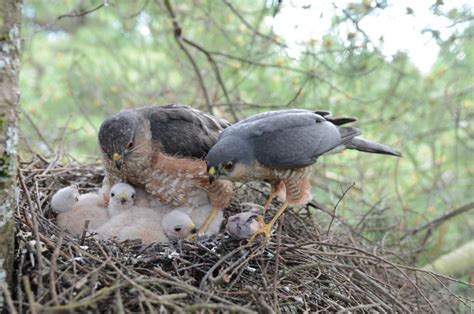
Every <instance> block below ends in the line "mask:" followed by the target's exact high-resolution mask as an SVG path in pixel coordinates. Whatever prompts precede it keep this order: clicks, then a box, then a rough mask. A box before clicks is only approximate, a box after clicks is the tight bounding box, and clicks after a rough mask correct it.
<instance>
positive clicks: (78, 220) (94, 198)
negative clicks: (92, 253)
mask: <svg viewBox="0 0 474 314" xmlns="http://www.w3.org/2000/svg"><path fill="white" fill-rule="evenodd" d="M51 207H52V208H53V210H54V211H55V212H57V213H58V216H57V224H58V226H60V227H62V228H64V229H66V230H68V231H69V233H71V234H73V235H75V236H79V235H81V234H82V231H83V230H84V225H85V222H86V220H89V230H94V229H96V228H98V227H99V226H100V225H102V224H103V223H105V222H106V221H107V220H108V218H109V215H108V213H107V209H106V208H104V207H103V198H102V197H101V196H100V195H98V194H96V193H86V194H83V195H79V192H78V190H77V188H76V187H73V186H72V187H67V188H64V189H61V190H59V191H58V192H56V193H55V194H54V195H53V198H52V200H51Z"/></svg>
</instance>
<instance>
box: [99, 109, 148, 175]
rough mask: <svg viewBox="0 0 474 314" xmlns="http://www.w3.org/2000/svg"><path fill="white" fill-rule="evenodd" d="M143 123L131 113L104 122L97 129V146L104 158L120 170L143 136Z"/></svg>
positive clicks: (124, 113)
mask: <svg viewBox="0 0 474 314" xmlns="http://www.w3.org/2000/svg"><path fill="white" fill-rule="evenodd" d="M143 124H144V123H143V122H142V121H141V120H140V119H139V117H138V116H137V115H135V114H134V113H133V112H131V111H123V112H120V113H118V114H116V115H113V116H112V117H110V118H108V119H107V120H105V121H104V122H103V123H102V125H101V126H100V129H99V145H100V148H101V150H102V152H103V155H104V158H107V159H108V160H109V161H111V162H112V163H113V165H114V166H115V167H116V168H117V169H118V170H120V169H121V168H122V166H123V164H124V163H125V161H126V160H127V159H128V158H129V157H130V156H131V155H132V153H133V152H134V151H135V148H136V146H137V145H136V144H137V142H138V141H139V140H140V139H141V138H140V137H142V136H143Z"/></svg>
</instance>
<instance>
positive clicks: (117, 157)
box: [112, 153, 123, 170]
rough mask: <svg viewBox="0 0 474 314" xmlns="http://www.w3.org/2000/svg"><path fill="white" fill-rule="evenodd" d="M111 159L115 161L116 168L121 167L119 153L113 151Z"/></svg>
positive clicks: (121, 160) (121, 159)
mask: <svg viewBox="0 0 474 314" xmlns="http://www.w3.org/2000/svg"><path fill="white" fill-rule="evenodd" d="M112 160H113V161H114V162H115V167H117V169H118V170H120V169H122V165H123V158H122V156H121V155H120V154H119V153H114V154H113V156H112Z"/></svg>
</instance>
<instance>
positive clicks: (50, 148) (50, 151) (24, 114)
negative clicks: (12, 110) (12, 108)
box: [22, 110, 53, 153]
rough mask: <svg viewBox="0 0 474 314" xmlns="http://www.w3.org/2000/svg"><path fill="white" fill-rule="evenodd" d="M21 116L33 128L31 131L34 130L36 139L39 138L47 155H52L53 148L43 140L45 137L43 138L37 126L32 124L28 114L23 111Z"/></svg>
mask: <svg viewBox="0 0 474 314" xmlns="http://www.w3.org/2000/svg"><path fill="white" fill-rule="evenodd" d="M22 115H23V116H24V117H25V118H26V120H28V123H29V124H30V125H31V126H32V127H33V129H34V130H35V132H36V134H37V135H38V137H39V138H40V140H41V141H42V142H43V144H44V145H45V146H46V148H47V149H48V151H49V153H52V152H53V148H52V147H51V146H49V143H48V141H47V140H46V139H45V137H44V136H43V134H42V133H41V131H40V130H39V128H38V126H36V124H35V123H34V122H33V120H32V119H31V116H30V115H29V114H28V112H26V111H25V110H22Z"/></svg>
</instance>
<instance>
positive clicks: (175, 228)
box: [174, 227, 182, 232]
mask: <svg viewBox="0 0 474 314" xmlns="http://www.w3.org/2000/svg"><path fill="white" fill-rule="evenodd" d="M181 229H182V228H181V227H174V231H176V232H180V231H181Z"/></svg>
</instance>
